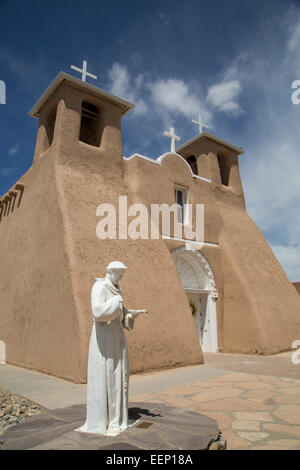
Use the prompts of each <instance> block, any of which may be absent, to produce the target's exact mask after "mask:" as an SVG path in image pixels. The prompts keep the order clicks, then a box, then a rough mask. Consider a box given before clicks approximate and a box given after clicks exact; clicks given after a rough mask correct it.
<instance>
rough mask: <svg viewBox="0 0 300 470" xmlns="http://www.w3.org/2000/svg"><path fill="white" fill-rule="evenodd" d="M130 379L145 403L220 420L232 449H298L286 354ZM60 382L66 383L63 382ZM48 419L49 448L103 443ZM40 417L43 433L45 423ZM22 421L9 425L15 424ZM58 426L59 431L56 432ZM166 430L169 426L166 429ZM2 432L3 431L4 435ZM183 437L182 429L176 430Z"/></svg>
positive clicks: (298, 401)
mask: <svg viewBox="0 0 300 470" xmlns="http://www.w3.org/2000/svg"><path fill="white" fill-rule="evenodd" d="M205 357H206V356H205ZM210 366H212V367H210ZM220 366H222V367H220ZM216 367H220V368H219V369H218V368H216ZM248 370H249V372H248ZM193 371H194V372H193ZM36 380H38V379H37V378H36ZM43 380H45V379H43ZM51 380H52V379H51ZM55 380H56V379H54V378H53V381H55ZM132 382H133V384H134V386H133V387H132V388H134V387H136V390H137V389H138V390H139V393H135V394H134V401H136V402H140V403H141V402H142V403H143V404H144V406H147V404H149V407H152V406H153V404H155V403H156V404H158V405H163V406H165V407H176V408H177V410H180V411H179V412H178V414H179V415H181V414H182V416H183V415H184V414H185V413H187V414H188V413H200V414H202V415H204V416H207V417H208V418H212V419H213V420H216V421H217V423H218V426H219V429H220V430H221V431H222V434H223V437H224V438H225V439H226V441H227V448H228V449H230V450H238V449H240V450H242V449H251V450H273V449H283V450H300V366H295V365H291V361H290V359H289V356H288V354H286V355H277V356H271V357H258V356H255V357H254V356H246V355H244V356H242V355H230V354H216V355H211V354H210V355H208V360H207V364H206V366H203V369H201V368H199V367H198V366H196V367H195V369H192V368H190V370H189V368H182V369H181V370H180V369H177V370H174V372H172V371H165V372H157V373H152V374H147V375H144V376H139V377H136V378H133V380H132ZM138 382H139V383H138ZM16 383H17V381H16ZM35 383H37V382H35ZM0 384H1V374H0ZM54 385H55V384H54ZM54 385H53V387H54ZM58 385H59V386H60V387H62V384H58ZM137 385H138V387H137ZM28 387H29V384H28ZM74 387H75V386H74V384H73V385H71V384H70V392H68V391H67V390H66V388H64V401H63V403H65V400H66V401H67V395H68V393H69V394H70V397H71V399H72V394H73V390H74ZM131 390H132V389H131ZM140 390H143V391H144V393H140ZM43 393H44V391H43ZM52 394H53V392H52ZM44 396H45V397H46V395H43V397H44ZM37 402H38V401H37ZM54 402H55V400H54V396H53V403H54ZM131 402H132V399H131ZM60 406H61V410H55V418H56V419H60V417H62V416H67V415H66V412H67V411H66V410H67V409H66V408H64V406H66V405H64V404H63V405H60ZM78 406H79V405H78ZM80 406H81V408H80V410H82V409H83V408H82V405H80ZM57 408H59V406H57ZM75 409H76V407H75ZM78 410H79V408H78ZM81 413H82V411H81ZM80 416H81V415H80ZM76 419H77V418H76ZM30 420H32V421H30ZM48 421H49V424H51V423H53V426H54V425H55V426H57V431H56V430H55V427H54V428H53V430H52V431H51V433H52V434H51V443H50V444H49V445H50V447H51V448H56V447H55V446H57V448H95V446H96V447H97V446H98V444H99V439H98V438H97V439H98V440H97V439H96V438H95V439H94V440H93V439H92V438H91V440H89V439H87V437H86V436H80V437H79V436H78V435H77V434H78V433H76V432H74V426H73V428H72V423H70V422H61V423H60V427H59V426H58V424H59V423H58V422H57V421H55V420H54V415H53V413H52V416H51V417H49V420H48ZM25 423H28V424H27V426H29V425H32V427H33V430H34V429H35V426H37V425H38V421H37V417H31V418H28V419H27V420H25ZM31 423H32V424H31ZM39 423H40V424H39V425H38V429H39V433H40V436H41V437H42V436H43V432H44V431H43V423H42V422H39ZM45 423H46V422H45ZM22 424H23V423H21V424H17V425H16V426H12V427H11V428H10V429H11V430H12V431H13V430H14V429H16V430H17V429H18V426H21V425H22ZM78 425H80V420H79V415H78ZM29 427H30V426H29ZM40 427H41V429H40ZM19 429H20V428H19ZM152 429H154V428H152ZM152 429H151V428H150V430H149V432H148V435H147V436H148V437H147V439H148V440H149V446H151V442H153V445H154V446H155V448H159V446H160V445H161V444H159V442H158V441H157V439H158V438H157V436H154V435H152V432H153V431H152ZM179 429H180V427H179ZM58 430H59V434H60V436H61V437H59V436H57V435H56V433H57V432H58ZM12 431H10V432H11V433H12ZM167 431H168V430H167V429H165V433H167ZM18 432H19V431H18ZM0 434H1V431H0ZM5 434H6V433H5ZM3 436H4V433H3V434H2V436H1V437H0V441H1V439H2V438H3ZM24 438H25V437H24ZM179 438H180V433H179V434H178V435H177V439H179ZM60 439H63V443H62V441H61V440H60ZM106 442H107V445H113V443H110V442H108V441H106ZM47 445H48V444H47V442H46V441H43V443H42V446H44V448H47ZM122 445H125V444H124V443H123V444H122ZM60 446H62V447H60ZM171 447H172V446H171V445H170V447H169V448H171ZM48 448H49V446H48ZM98 448H99V447H98ZM149 448H151V447H149Z"/></svg>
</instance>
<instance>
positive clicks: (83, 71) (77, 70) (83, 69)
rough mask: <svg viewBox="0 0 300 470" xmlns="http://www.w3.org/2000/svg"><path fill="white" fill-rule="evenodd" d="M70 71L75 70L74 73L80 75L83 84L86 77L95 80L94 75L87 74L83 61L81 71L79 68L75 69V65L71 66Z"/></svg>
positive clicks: (85, 62) (85, 63) (85, 64)
mask: <svg viewBox="0 0 300 470" xmlns="http://www.w3.org/2000/svg"><path fill="white" fill-rule="evenodd" d="M71 69H73V70H76V72H80V73H81V74H82V76H81V80H82V81H83V82H86V77H91V78H93V79H94V80H97V77H96V75H92V74H91V73H89V72H87V61H86V60H84V61H83V64H82V69H80V68H79V67H75V65H71Z"/></svg>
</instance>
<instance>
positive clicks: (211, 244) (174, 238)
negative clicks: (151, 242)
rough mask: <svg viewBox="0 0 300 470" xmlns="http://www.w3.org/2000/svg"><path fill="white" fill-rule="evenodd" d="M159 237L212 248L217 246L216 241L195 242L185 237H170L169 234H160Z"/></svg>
mask: <svg viewBox="0 0 300 470" xmlns="http://www.w3.org/2000/svg"><path fill="white" fill-rule="evenodd" d="M161 238H163V239H165V240H174V241H176V242H184V243H192V244H195V245H202V246H210V247H213V248H219V245H218V244H217V243H209V242H197V241H196V240H188V239H187V238H177V237H170V236H169V235H162V236H161Z"/></svg>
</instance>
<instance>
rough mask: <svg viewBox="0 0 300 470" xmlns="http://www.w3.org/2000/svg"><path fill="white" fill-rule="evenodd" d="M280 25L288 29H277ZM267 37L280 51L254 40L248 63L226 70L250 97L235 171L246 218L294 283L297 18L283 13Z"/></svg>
mask: <svg viewBox="0 0 300 470" xmlns="http://www.w3.org/2000/svg"><path fill="white" fill-rule="evenodd" d="M283 21H284V22H285V24H286V23H289V26H290V27H289V28H286V27H282V29H281V30H280V28H281V24H282V22H283ZM287 31H289V33H287ZM268 34H274V35H278V34H280V35H281V37H282V47H281V48H275V47H271V44H272V41H271V37H270V38H269V39H270V41H269V44H270V47H261V46H260V44H259V43H260V42H261V41H258V42H257V43H254V44H252V46H251V47H250V48H249V50H247V51H246V52H245V54H243V56H244V57H246V58H247V60H240V58H239V57H237V59H236V61H233V64H231V65H230V66H229V68H230V71H231V72H230V75H231V77H232V79H233V80H239V81H240V82H242V83H243V87H245V88H247V93H248V98H249V100H248V109H247V114H248V115H249V123H248V129H247V130H246V131H245V133H248V136H247V137H248V139H247V140H248V144H246V145H245V149H246V155H245V156H244V157H241V160H240V162H241V163H240V168H241V174H242V179H243V185H244V189H245V196H246V202H247V209H248V213H249V215H250V216H251V217H252V218H253V219H254V220H255V222H256V223H257V224H258V226H259V228H260V229H261V230H263V231H264V234H265V236H266V237H267V239H268V240H270V242H271V246H272V248H273V251H274V253H275V254H276V256H277V258H278V259H279V262H280V263H281V265H282V266H283V268H284V269H285V271H286V273H287V275H288V276H289V277H290V279H292V280H293V281H297V280H300V243H299V240H300V211H299V207H300V184H299V175H300V158H299V148H300V135H299V130H298V129H299V119H300V105H298V106H296V105H293V104H292V103H291V99H290V95H291V93H292V91H293V90H292V89H291V88H290V86H291V82H292V77H293V74H294V73H295V72H296V70H297V69H298V70H299V71H300V67H299V65H300V55H299V50H300V16H299V17H298V20H297V21H295V18H294V17H293V18H291V17H290V13H289V14H287V17H286V18H281V19H280V20H278V25H276V27H275V28H274V26H273V27H272V29H271V30H270V32H268ZM274 40H275V37H274ZM237 64H238V66H236V65H237ZM279 64H280V65H281V64H283V65H282V66H279ZM288 77H291V82H290V83H289V78H288ZM296 78H297V79H298V78H300V76H295V79H296ZM257 97H259V99H258V98H257Z"/></svg>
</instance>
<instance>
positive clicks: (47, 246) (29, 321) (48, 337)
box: [0, 152, 79, 380]
mask: <svg viewBox="0 0 300 470" xmlns="http://www.w3.org/2000/svg"><path fill="white" fill-rule="evenodd" d="M51 157H52V156H51V154H50V152H48V153H47V154H45V155H44V158H42V159H41V160H40V161H39V163H38V164H35V165H34V166H33V167H31V168H30V169H29V170H28V171H27V173H26V174H25V175H24V176H23V177H22V179H21V182H22V183H23V184H24V186H25V190H24V193H23V198H22V201H21V204H20V207H19V208H15V210H14V212H13V213H11V214H10V215H9V216H8V217H6V218H5V219H4V220H2V222H1V223H0V239H1V243H0V253H1V261H2V262H1V272H0V292H1V307H0V339H1V340H4V341H5V343H6V348H7V362H8V363H11V364H16V365H19V366H25V367H28V368H32V369H35V370H40V371H43V372H46V373H50V374H54V375H57V376H60V377H65V378H68V379H71V380H78V378H79V377H78V374H77V367H76V362H78V358H77V354H76V351H77V349H78V339H79V336H78V324H77V321H76V314H75V305H74V302H73V298H72V285H71V282H70V274H69V269H68V257H67V254H66V247H65V242H64V225H63V219H62V214H61V210H60V207H59V203H58V197H57V190H56V182H55V170H54V161H53V159H52V158H51Z"/></svg>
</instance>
